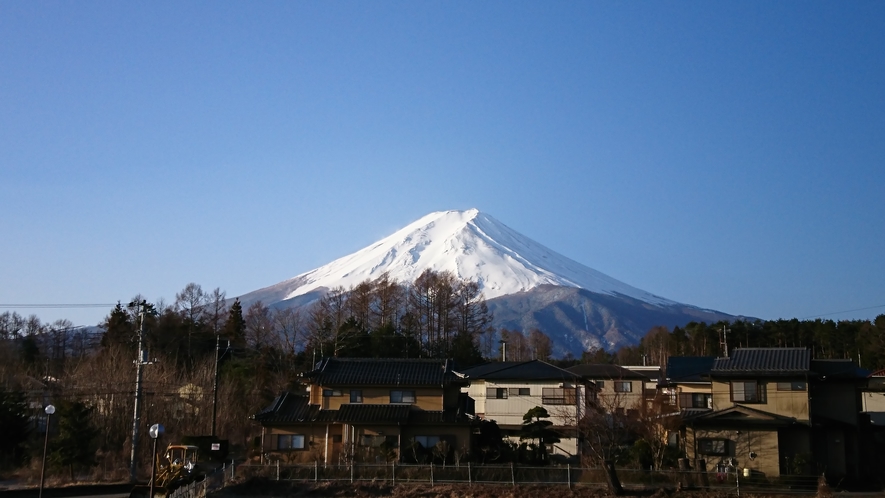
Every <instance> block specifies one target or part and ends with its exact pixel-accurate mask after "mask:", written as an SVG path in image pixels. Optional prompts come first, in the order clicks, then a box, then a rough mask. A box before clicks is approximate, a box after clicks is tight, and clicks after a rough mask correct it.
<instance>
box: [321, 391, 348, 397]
mask: <svg viewBox="0 0 885 498" xmlns="http://www.w3.org/2000/svg"><path fill="white" fill-rule="evenodd" d="M332 396H344V394H343V393H342V392H341V389H323V397H324V398H331V397H332Z"/></svg>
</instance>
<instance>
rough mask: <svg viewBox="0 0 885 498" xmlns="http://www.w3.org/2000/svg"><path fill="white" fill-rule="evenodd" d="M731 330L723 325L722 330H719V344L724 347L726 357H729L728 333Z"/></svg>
mask: <svg viewBox="0 0 885 498" xmlns="http://www.w3.org/2000/svg"><path fill="white" fill-rule="evenodd" d="M729 332H731V329H728V328H725V326H724V325H723V326H722V330H720V331H719V346H720V347H721V348H722V352H723V354H724V356H725V357H726V358H728V333H729Z"/></svg>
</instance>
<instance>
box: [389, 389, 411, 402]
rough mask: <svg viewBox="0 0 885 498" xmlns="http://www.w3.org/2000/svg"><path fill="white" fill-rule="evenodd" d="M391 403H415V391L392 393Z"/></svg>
mask: <svg viewBox="0 0 885 498" xmlns="http://www.w3.org/2000/svg"><path fill="white" fill-rule="evenodd" d="M390 402H391V403H414V402H415V391H390Z"/></svg>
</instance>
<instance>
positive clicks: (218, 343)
mask: <svg viewBox="0 0 885 498" xmlns="http://www.w3.org/2000/svg"><path fill="white" fill-rule="evenodd" d="M220 351H221V336H220V335H218V334H216V335H215V384H214V386H213V387H212V437H215V420H216V417H217V416H218V362H219V361H220V360H221V356H222V355H223V354H226V353H227V352H228V351H230V341H227V348H225V350H224V353H220Z"/></svg>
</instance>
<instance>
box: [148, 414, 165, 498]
mask: <svg viewBox="0 0 885 498" xmlns="http://www.w3.org/2000/svg"><path fill="white" fill-rule="evenodd" d="M165 432H166V429H165V428H164V427H163V424H154V425H152V426H151V429H150V430H149V431H148V434H150V436H151V439H153V440H154V452H153V454H152V456H151V490H150V494H149V495H148V498H154V480H155V479H156V477H157V439H159V437H160V436H162V435H163V433H165Z"/></svg>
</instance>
